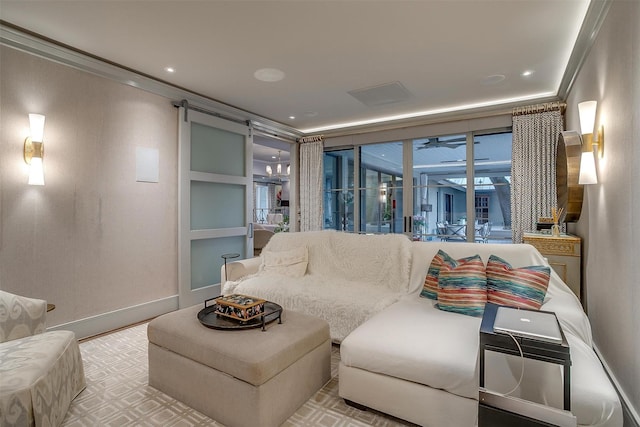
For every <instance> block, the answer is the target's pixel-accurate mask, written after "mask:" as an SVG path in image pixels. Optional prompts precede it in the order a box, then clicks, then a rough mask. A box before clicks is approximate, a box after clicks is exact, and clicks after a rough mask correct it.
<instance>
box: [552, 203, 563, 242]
mask: <svg viewBox="0 0 640 427" xmlns="http://www.w3.org/2000/svg"><path fill="white" fill-rule="evenodd" d="M563 210H564V208H560V209H558V210H556V208H551V217H552V218H553V226H551V234H552V235H553V236H555V237H558V236H560V226H559V225H558V221H559V220H560V218H561V217H562V211H563Z"/></svg>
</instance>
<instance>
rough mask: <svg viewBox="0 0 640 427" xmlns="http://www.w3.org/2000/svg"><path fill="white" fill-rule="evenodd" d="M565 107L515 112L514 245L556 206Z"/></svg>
mask: <svg viewBox="0 0 640 427" xmlns="http://www.w3.org/2000/svg"><path fill="white" fill-rule="evenodd" d="M562 111H563V110H562V104H559V103H554V104H546V105H544V106H536V107H533V108H532V107H525V108H523V109H520V110H517V111H516V110H514V113H513V148H512V162H511V219H512V224H511V225H512V235H513V243H522V237H523V233H524V232H526V231H532V230H535V229H536V223H537V221H538V218H539V217H541V216H544V217H548V216H550V214H551V208H553V207H556V203H557V198H556V197H557V196H556V145H557V143H558V135H559V134H560V132H562V130H563V129H564V119H563V115H562Z"/></svg>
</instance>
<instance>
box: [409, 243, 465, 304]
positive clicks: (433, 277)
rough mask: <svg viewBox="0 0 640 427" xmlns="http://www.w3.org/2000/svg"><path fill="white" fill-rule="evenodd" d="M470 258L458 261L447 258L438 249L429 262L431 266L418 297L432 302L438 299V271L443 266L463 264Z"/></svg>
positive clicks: (443, 252) (447, 255)
mask: <svg viewBox="0 0 640 427" xmlns="http://www.w3.org/2000/svg"><path fill="white" fill-rule="evenodd" d="M470 258H472V257H467V258H462V259H459V260H457V261H456V260H455V259H453V258H451V257H450V256H449V254H447V253H446V252H445V251H443V250H442V249H440V250H439V251H438V253H437V254H436V255H435V256H434V257H433V259H432V260H431V264H430V265H429V269H428V270H427V276H426V277H425V279H424V285H423V286H422V291H421V292H420V296H421V297H424V298H429V299H433V300H437V299H438V275H439V274H440V269H441V268H442V267H443V266H447V267H455V266H457V265H458V264H459V263H462V262H465V261H467V260H469V259H470Z"/></svg>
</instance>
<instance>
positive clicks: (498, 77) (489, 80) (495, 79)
mask: <svg viewBox="0 0 640 427" xmlns="http://www.w3.org/2000/svg"><path fill="white" fill-rule="evenodd" d="M505 78H506V77H505V76H504V74H494V75H492V76H488V77H485V78H484V79H482V83H483V84H486V85H495V84H498V83H500V82H501V81H503V80H504V79H505Z"/></svg>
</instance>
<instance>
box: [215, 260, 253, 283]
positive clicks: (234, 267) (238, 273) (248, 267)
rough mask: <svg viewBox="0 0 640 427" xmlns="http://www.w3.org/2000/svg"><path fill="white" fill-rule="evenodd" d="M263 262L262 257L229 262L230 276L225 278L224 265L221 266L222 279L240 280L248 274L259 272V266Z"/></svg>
mask: <svg viewBox="0 0 640 427" xmlns="http://www.w3.org/2000/svg"><path fill="white" fill-rule="evenodd" d="M261 263H262V259H261V258H260V257H255V258H247V259H241V260H239V261H234V262H229V263H227V270H228V276H226V279H225V270H224V265H222V267H221V268H220V278H221V280H223V281H224V280H240V279H241V278H243V277H245V276H248V275H249V274H255V273H257V272H258V268H259V267H260V264H261Z"/></svg>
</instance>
